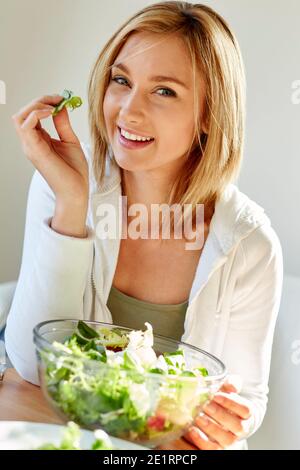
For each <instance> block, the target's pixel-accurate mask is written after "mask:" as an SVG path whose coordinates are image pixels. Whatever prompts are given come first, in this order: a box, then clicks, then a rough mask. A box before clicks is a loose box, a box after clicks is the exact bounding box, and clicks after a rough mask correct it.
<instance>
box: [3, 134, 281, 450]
mask: <svg viewBox="0 0 300 470" xmlns="http://www.w3.org/2000/svg"><path fill="white" fill-rule="evenodd" d="M81 145H82V148H83V150H84V152H85V155H86V158H87V161H88V163H89V169H90V201H89V211H88V216H87V229H88V237H87V238H85V239H82V238H76V237H70V236H65V235H61V234H59V233H57V232H55V231H54V230H53V229H51V228H50V226H49V222H50V219H51V217H52V216H53V214H54V208H55V196H54V193H53V192H52V190H51V189H50V187H49V186H48V184H47V183H46V181H45V180H44V179H43V178H42V176H41V175H40V174H39V173H38V172H37V171H36V172H35V173H34V175H33V178H32V181H31V185H30V190H29V196H28V203H27V213H26V226H25V236H24V245H23V255H22V264H21V269H20V274H19V279H18V284H17V287H16V291H15V295H14V298H13V302H12V306H11V309H10V312H9V316H8V320H7V327H6V331H5V341H6V348H7V352H8V355H9V358H10V360H11V362H12V364H13V365H14V367H15V368H16V370H17V371H18V372H19V374H20V375H21V376H22V377H23V378H24V379H26V380H28V381H30V382H32V383H35V384H38V383H39V379H38V375H37V369H36V357H35V349H34V344H33V341H32V330H33V327H34V326H35V325H36V324H37V323H39V322H41V321H45V320H50V319H62V318H70V319H71V318H76V319H85V320H98V321H104V322H107V323H112V316H111V313H110V311H109V310H108V308H107V305H106V302H107V299H108V296H109V292H110V288H111V285H112V282H113V277H114V272H115V269H116V265H117V258H118V252H119V246H120V233H117V237H116V238H115V239H100V238H99V237H98V231H97V220H98V219H99V212H98V216H97V208H98V207H103V206H102V204H112V205H113V206H114V207H115V209H116V214H117V215H118V211H119V210H120V209H119V196H120V195H121V185H120V170H119V167H118V166H117V165H115V164H113V163H112V162H109V163H108V164H107V168H106V176H105V180H104V182H103V184H102V185H101V187H97V184H96V182H95V179H94V176H93V172H92V168H91V149H90V146H89V145H87V144H83V143H82V144H81ZM96 231H97V236H96ZM282 264H283V263H282V250H281V245H280V242H279V239H278V237H277V235H276V233H275V232H274V230H273V229H272V227H271V225H270V220H269V218H268V217H267V216H266V215H265V213H264V210H263V209H262V208H261V207H260V206H258V205H257V204H256V203H254V202H253V201H251V200H250V199H249V198H248V197H247V196H246V195H245V194H243V193H242V192H240V191H239V190H238V188H237V187H236V186H235V185H232V184H231V185H228V187H227V189H226V191H225V192H224V193H223V196H222V198H221V200H220V201H219V202H218V203H217V204H216V207H215V212H214V215H213V218H212V220H211V224H210V230H209V234H208V237H207V239H206V242H205V245H204V247H203V251H202V254H201V257H200V261H199V264H198V267H197V271H196V275H195V277H194V280H193V284H192V288H191V291H190V295H189V304H188V308H187V312H186V318H185V323H184V334H183V336H182V341H184V342H186V343H190V344H192V345H194V346H197V347H199V348H201V349H204V350H207V351H208V352H210V353H212V354H214V355H216V356H217V357H219V358H220V359H221V360H222V361H223V362H224V363H225V365H226V368H227V370H228V372H229V373H230V374H238V375H240V376H241V377H242V379H243V387H242V390H241V397H242V399H243V401H244V402H245V403H246V405H247V406H249V407H250V409H251V412H252V416H251V418H250V419H249V420H247V425H248V426H247V428H248V431H247V436H249V435H250V434H253V433H254V432H255V431H256V430H257V429H258V427H259V426H260V424H261V422H262V420H263V417H264V414H265V411H266V404H267V395H268V378H269V369H270V360H271V350H272V341H273V333H274V327H275V322H276V318H277V313H278V310H279V304H280V298H281V291H282V277H283V266H282ZM93 285H94V287H95V289H96V295H95V296H93V292H94V288H93ZM149 321H150V322H151V319H149ZM233 448H247V446H246V442H245V441H244V440H242V441H240V442H238V443H237V444H235V446H233Z"/></svg>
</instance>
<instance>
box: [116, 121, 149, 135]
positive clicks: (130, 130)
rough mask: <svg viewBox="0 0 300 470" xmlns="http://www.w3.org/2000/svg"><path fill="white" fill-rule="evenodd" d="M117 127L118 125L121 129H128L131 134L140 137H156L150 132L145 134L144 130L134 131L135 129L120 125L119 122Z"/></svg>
mask: <svg viewBox="0 0 300 470" xmlns="http://www.w3.org/2000/svg"><path fill="white" fill-rule="evenodd" d="M117 127H118V128H119V129H123V131H126V132H128V133H129V134H134V135H138V136H139V137H146V138H147V137H150V138H151V139H154V137H152V136H151V135H150V134H148V135H144V133H143V132H139V131H134V130H133V129H128V128H127V127H125V126H122V125H119V124H117Z"/></svg>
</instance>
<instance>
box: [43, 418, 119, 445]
mask: <svg viewBox="0 0 300 470" xmlns="http://www.w3.org/2000/svg"><path fill="white" fill-rule="evenodd" d="M94 435H95V441H94V442H93V443H92V446H91V448H90V449H89V450H114V447H113V445H112V442H111V439H110V437H109V436H108V435H107V434H106V432H105V431H102V429H97V430H96V431H95V432H94ZM35 450H83V449H81V447H80V428H79V426H78V425H77V424H76V423H73V422H72V421H70V422H69V423H68V425H67V427H66V428H65V430H64V433H63V437H62V440H61V442H60V444H59V445H58V446H57V445H55V444H53V443H51V442H47V443H46V444H43V445H42V446H40V447H38V448H37V449H35Z"/></svg>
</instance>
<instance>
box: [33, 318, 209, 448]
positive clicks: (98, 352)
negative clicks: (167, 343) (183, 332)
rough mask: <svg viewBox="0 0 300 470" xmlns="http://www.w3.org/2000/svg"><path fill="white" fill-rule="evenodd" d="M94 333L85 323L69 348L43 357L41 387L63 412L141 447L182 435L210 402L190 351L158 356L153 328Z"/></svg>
mask: <svg viewBox="0 0 300 470" xmlns="http://www.w3.org/2000/svg"><path fill="white" fill-rule="evenodd" d="M145 325H146V330H145V331H136V330H132V331H129V332H128V331H127V330H122V329H120V328H115V327H112V328H111V329H110V328H104V327H100V328H97V329H94V328H91V327H90V326H89V325H87V324H86V323H84V322H83V321H79V322H78V324H77V328H76V330H75V331H74V333H73V334H72V335H71V336H69V337H68V338H66V339H65V341H64V342H63V343H61V342H57V341H54V342H53V343H52V346H53V347H52V348H51V349H49V350H47V349H44V350H42V351H41V352H40V355H41V358H42V360H43V371H42V374H41V377H42V385H43V387H44V388H45V389H46V393H47V395H48V396H49V397H50V398H51V400H52V402H53V403H54V405H55V407H56V409H57V410H58V411H60V412H61V413H62V414H64V415H66V416H67V417H68V418H69V419H71V420H74V421H76V422H77V423H79V424H81V425H83V426H85V427H88V428H91V429H93V428H95V427H101V428H102V429H104V430H105V431H106V432H108V433H109V434H111V435H114V436H116V437H120V438H123V439H129V440H133V441H137V442H141V443H147V444H148V445H150V443H151V442H158V441H161V437H163V436H164V435H168V436H170V438H172V436H175V437H176V436H179V435H182V434H183V432H184V430H185V428H187V427H188V426H189V425H190V424H191V422H192V421H193V418H194V417H195V415H196V414H197V412H198V411H199V407H200V406H201V404H202V403H203V402H204V401H206V400H207V399H208V398H209V394H208V389H207V386H206V382H205V377H206V376H207V375H208V371H207V370H206V369H205V368H204V367H201V366H200V365H198V366H197V367H192V368H188V367H187V365H186V360H185V354H184V350H182V349H180V348H179V349H178V350H176V351H173V352H168V353H166V352H165V353H162V354H158V355H157V354H156V353H155V351H154V349H153V330H152V326H151V325H150V324H149V323H145Z"/></svg>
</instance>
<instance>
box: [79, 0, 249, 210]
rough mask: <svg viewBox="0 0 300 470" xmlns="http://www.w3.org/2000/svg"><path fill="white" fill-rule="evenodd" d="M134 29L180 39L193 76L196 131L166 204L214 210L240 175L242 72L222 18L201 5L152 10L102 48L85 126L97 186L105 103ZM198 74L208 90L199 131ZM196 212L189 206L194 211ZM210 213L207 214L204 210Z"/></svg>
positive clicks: (104, 152)
mask: <svg viewBox="0 0 300 470" xmlns="http://www.w3.org/2000/svg"><path fill="white" fill-rule="evenodd" d="M134 32H151V33H159V34H160V35H163V37H165V36H166V37H167V35H170V34H175V33H176V34H177V35H178V34H179V35H180V37H181V38H182V39H183V41H184V43H185V44H186V46H187V49H188V51H189V53H190V57H191V63H192V68H193V78H194V96H195V100H194V103H195V105H194V122H195V126H194V129H195V132H194V135H193V139H192V142H191V145H190V148H189V151H188V158H187V160H186V162H185V166H184V168H183V171H181V172H180V174H179V175H178V177H177V179H176V181H175V182H174V185H173V187H172V190H171V192H170V195H169V201H168V203H169V204H174V203H177V204H181V205H183V204H190V205H191V206H192V207H195V205H196V204H200V203H202V204H204V205H205V211H206V210H207V209H208V213H209V212H210V210H209V208H210V209H212V208H213V207H214V204H215V202H216V200H217V199H218V198H219V197H220V195H221V194H222V192H223V191H224V189H225V188H226V186H227V185H228V183H230V182H232V181H233V180H234V179H235V178H236V177H237V175H238V173H239V170H240V165H241V160H242V155H243V146H244V127H245V101H246V99H245V88H246V82H245V73H244V66H243V61H242V57H241V52H240V48H239V45H238V42H237V39H236V38H235V36H234V34H233V32H232V31H231V29H230V28H229V26H228V24H227V23H226V21H225V20H224V19H223V18H222V17H221V16H220V15H219V14H218V13H216V12H215V11H214V10H213V9H212V8H210V7H208V6H207V5H202V4H198V3H197V4H192V3H188V2H181V1H167V2H160V3H155V4H153V5H149V6H147V7H145V8H143V9H142V10H140V11H139V12H137V13H136V14H134V15H133V16H132V17H131V18H129V19H128V20H127V21H126V22H125V23H124V24H122V25H121V27H120V28H119V29H118V30H117V31H116V33H115V34H114V35H113V36H112V37H111V38H110V39H109V41H108V42H107V43H106V44H105V46H104V47H103V49H102V51H101V52H100V54H99V56H98V58H97V60H96V62H95V64H94V66H93V68H92V71H91V75H90V78H89V84H88V101H89V126H90V134H91V145H92V152H93V171H94V175H95V179H96V181H97V183H101V181H102V180H103V178H104V175H105V165H106V158H108V148H109V139H108V135H107V131H106V126H105V121H104V114H103V101H104V96H105V92H106V89H107V87H108V84H109V80H110V69H111V66H112V64H113V63H114V60H115V59H116V57H117V56H118V54H119V51H120V50H121V48H122V46H123V45H124V43H125V42H126V40H127V39H128V37H129V36H130V35H131V34H132V33H134ZM197 74H201V77H202V78H203V80H204V83H205V88H206V96H205V105H204V111H203V117H202V118H203V119H204V121H205V122H206V123H207V134H206V133H201V122H200V119H201V116H199V109H198V103H199V95H198V92H199V91H198V88H197ZM193 210H194V209H193ZM206 213H207V212H206Z"/></svg>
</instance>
